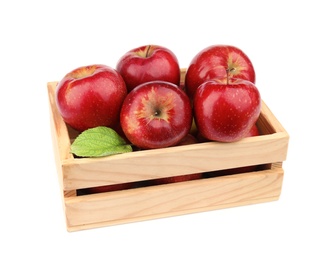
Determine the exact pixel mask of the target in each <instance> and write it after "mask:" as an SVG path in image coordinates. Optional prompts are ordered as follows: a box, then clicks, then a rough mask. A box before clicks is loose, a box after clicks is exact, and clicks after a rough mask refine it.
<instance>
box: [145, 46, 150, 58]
mask: <svg viewBox="0 0 334 260" xmlns="http://www.w3.org/2000/svg"><path fill="white" fill-rule="evenodd" d="M150 49H151V45H148V46H147V48H146V53H145V57H146V58H147V57H148V56H149V53H150Z"/></svg>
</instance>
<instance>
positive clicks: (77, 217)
mask: <svg viewBox="0 0 334 260" xmlns="http://www.w3.org/2000/svg"><path fill="white" fill-rule="evenodd" d="M282 180H283V169H282V168H280V167H276V166H275V167H273V169H269V170H265V171H262V172H258V173H257V172H253V173H244V174H238V175H230V176H224V177H215V178H210V179H201V180H194V181H188V182H181V183H174V184H168V185H160V186H152V187H146V188H137V189H132V190H124V191H118V192H110V193H108V194H95V195H90V196H82V197H75V198H68V199H66V200H65V205H66V206H65V207H66V212H67V224H68V226H69V230H76V229H84V228H87V226H86V225H98V224H99V223H101V224H105V223H107V222H108V224H109V225H111V224H120V223H126V222H133V221H139V220H146V219H152V218H158V217H159V218H160V217H168V216H174V215H180V214H188V213H194V212H201V211H207V210H214V209H222V208H228V207H235V206H242V205H248V204H253V203H259V202H267V201H273V200H277V199H278V198H279V196H280V192H281V186H282Z"/></svg>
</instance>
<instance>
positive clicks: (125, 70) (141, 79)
mask: <svg viewBox="0 0 334 260" xmlns="http://www.w3.org/2000/svg"><path fill="white" fill-rule="evenodd" d="M116 69H117V71H118V72H119V73H120V74H121V75H122V77H123V78H124V80H125V83H126V86H127V88H128V91H129V92H130V91H131V90H132V89H134V88H135V87H136V86H138V85H140V84H142V83H145V82H149V81H155V80H161V81H167V82H170V83H173V84H175V85H179V84H180V66H179V62H178V59H177V57H176V55H175V54H174V53H173V52H172V51H171V50H170V49H168V48H166V47H163V46H159V45H144V46H141V47H138V48H134V49H132V50H130V51H128V52H127V53H125V54H124V55H123V56H122V57H121V58H120V59H119V60H118V62H117V64H116Z"/></svg>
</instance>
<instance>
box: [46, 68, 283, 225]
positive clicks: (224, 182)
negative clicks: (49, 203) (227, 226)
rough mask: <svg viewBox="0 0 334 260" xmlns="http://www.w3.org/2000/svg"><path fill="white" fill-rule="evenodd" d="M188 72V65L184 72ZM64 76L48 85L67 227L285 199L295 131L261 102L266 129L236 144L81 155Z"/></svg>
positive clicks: (260, 125) (260, 124)
mask: <svg viewBox="0 0 334 260" xmlns="http://www.w3.org/2000/svg"><path fill="white" fill-rule="evenodd" d="M183 76H184V70H183ZM56 85H57V82H49V83H48V84H47V88H48V94H49V103H50V112H51V113H50V114H51V117H50V118H51V130H52V133H51V134H52V139H53V145H54V154H55V160H56V165H57V172H58V176H59V183H60V187H61V191H62V193H63V205H64V211H65V216H66V223H67V229H68V231H76V230H83V229H89V228H96V227H102V226H108V225H114V224H121V223H129V222H135V221H141V220H148V219H155V218H161V217H168V216H176V215H181V214H188V213H195V212H203V211H208V210H214V209H222V208H228V207H235V206H242V205H249V204H254V203H260V202H268V201H274V200H277V199H279V196H280V193H281V188H282V181H283V168H282V162H283V161H284V160H286V156H287V149H288V141H289V135H288V133H287V132H286V131H285V130H284V128H283V127H282V125H281V124H280V123H279V122H278V120H277V119H276V118H275V116H274V115H273V114H272V112H271V111H270V109H269V108H268V107H267V105H266V104H265V103H264V102H263V101H262V110H261V114H260V117H259V120H258V122H257V126H258V128H259V129H260V132H261V135H260V136H256V137H248V138H244V139H243V140H241V141H239V142H235V143H218V142H206V143H198V144H191V145H184V146H176V147H169V148H163V149H153V150H146V151H136V152H131V153H126V154H119V155H114V156H109V157H104V158H75V157H74V156H73V155H72V154H71V153H70V145H71V142H72V141H73V140H74V138H75V137H76V136H77V135H78V133H77V132H76V131H75V130H73V129H72V128H71V127H69V126H68V125H66V123H65V122H64V121H63V119H62V118H61V116H60V114H59V112H58V110H57V108H56V104H55V89H56ZM249 165H259V167H258V169H257V170H256V171H253V172H244V173H239V174H229V175H223V176H216V177H205V176H206V175H204V177H203V178H201V179H198V180H192V181H185V182H178V183H171V184H163V185H149V184H148V183H149V181H148V180H152V179H157V178H163V177H168V176H177V175H187V174H193V173H198V172H204V173H208V172H212V171H217V170H222V169H231V168H237V167H243V166H249ZM128 182H136V183H139V184H140V185H138V187H137V188H132V189H126V190H119V191H113V192H105V193H98V194H90V195H81V196H80V195H79V192H78V191H80V190H81V189H84V188H88V187H96V186H103V185H110V184H118V183H128Z"/></svg>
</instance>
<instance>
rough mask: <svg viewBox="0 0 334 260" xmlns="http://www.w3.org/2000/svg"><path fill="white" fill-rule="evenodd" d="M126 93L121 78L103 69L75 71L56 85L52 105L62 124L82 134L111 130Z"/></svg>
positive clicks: (87, 68) (94, 67)
mask: <svg viewBox="0 0 334 260" xmlns="http://www.w3.org/2000/svg"><path fill="white" fill-rule="evenodd" d="M126 95H127V89H126V86H125V82H124V80H123V78H122V76H121V75H120V74H119V73H118V72H117V71H116V70H115V69H113V68H110V67H108V66H106V65H98V64H97V65H90V66H83V67H79V68H77V69H75V70H73V71H71V72H69V73H68V74H66V75H65V77H64V78H63V79H62V80H61V81H60V82H59V83H58V85H57V90H56V105H57V108H58V110H59V112H60V114H61V116H62V117H63V119H64V121H65V122H66V123H67V124H68V125H70V126H72V127H73V128H75V129H77V130H79V131H84V130H86V129H88V128H93V127H96V126H110V127H113V126H114V125H115V124H117V122H118V121H119V113H120V109H121V106H122V103H123V100H124V98H125V96H126Z"/></svg>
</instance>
